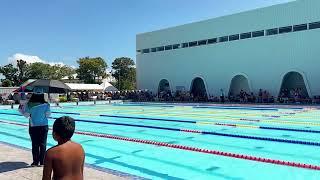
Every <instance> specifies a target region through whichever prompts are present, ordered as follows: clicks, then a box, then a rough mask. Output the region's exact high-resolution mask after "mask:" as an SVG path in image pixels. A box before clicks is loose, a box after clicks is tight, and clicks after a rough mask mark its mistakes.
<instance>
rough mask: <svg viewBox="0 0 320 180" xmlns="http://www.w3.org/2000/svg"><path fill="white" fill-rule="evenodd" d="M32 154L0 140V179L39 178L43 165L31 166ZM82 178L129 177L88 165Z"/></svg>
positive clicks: (116, 178) (113, 179) (27, 179)
mask: <svg viewBox="0 0 320 180" xmlns="http://www.w3.org/2000/svg"><path fill="white" fill-rule="evenodd" d="M31 162H32V155H31V152H30V151H29V150H24V149H21V148H17V147H14V146H10V145H8V144H6V143H1V142H0V179H1V180H17V179H19V180H38V179H39V180H41V179H42V169H43V167H31V166H30V165H29V164H30V163H31ZM84 179H90V180H104V179H108V180H109V179H110V180H122V179H130V178H124V177H120V176H116V175H113V174H109V173H107V172H103V171H100V170H97V169H92V168H90V167H85V169H84Z"/></svg>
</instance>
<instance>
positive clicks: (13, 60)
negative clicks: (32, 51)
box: [8, 53, 65, 66]
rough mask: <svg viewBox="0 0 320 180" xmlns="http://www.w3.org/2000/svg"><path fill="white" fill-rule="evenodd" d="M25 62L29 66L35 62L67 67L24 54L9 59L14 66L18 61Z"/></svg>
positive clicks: (17, 54) (60, 63)
mask: <svg viewBox="0 0 320 180" xmlns="http://www.w3.org/2000/svg"><path fill="white" fill-rule="evenodd" d="M20 59H22V60H24V61H26V62H27V64H32V63H35V62H41V63H47V64H50V65H62V66H63V65H65V64H64V63H63V62H48V61H46V60H43V59H41V58H40V57H39V56H33V55H27V54H22V53H16V54H14V55H13V56H11V57H9V58H8V62H9V63H12V64H13V65H17V60H20Z"/></svg>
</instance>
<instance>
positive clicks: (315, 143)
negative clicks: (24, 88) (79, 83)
mask: <svg viewBox="0 0 320 180" xmlns="http://www.w3.org/2000/svg"><path fill="white" fill-rule="evenodd" d="M0 114H1V113H0ZM3 114H10V113H3ZM10 115H17V116H22V115H19V114H10ZM50 119H57V118H50ZM75 121H79V122H88V123H96V124H109V125H117V126H131V127H141V128H149V129H162V130H169V131H184V132H185V131H186V130H185V129H178V128H168V127H159V126H147V125H136V124H127V123H113V122H103V121H94V120H84V119H75ZM196 133H199V134H209V135H216V136H224V137H235V138H242V139H254V140H262V141H273V142H282V143H290V144H303V145H309V146H320V143H319V142H308V141H299V140H289V139H278V138H269V137H257V136H246V135H237V134H227V133H218V132H209V131H197V132H196Z"/></svg>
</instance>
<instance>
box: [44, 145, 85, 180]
mask: <svg viewBox="0 0 320 180" xmlns="http://www.w3.org/2000/svg"><path fill="white" fill-rule="evenodd" d="M50 164H51V166H50ZM83 165H84V150H83V148H82V146H81V145H80V144H77V143H74V142H72V141H68V142H66V143H64V144H61V145H58V146H55V147H52V148H51V149H49V150H48V151H47V154H46V159H45V168H44V170H43V171H44V174H47V173H45V171H48V173H49V171H50V173H49V174H50V177H51V171H53V179H55V180H82V179H83ZM44 179H45V177H44Z"/></svg>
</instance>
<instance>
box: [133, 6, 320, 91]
mask: <svg viewBox="0 0 320 180" xmlns="http://www.w3.org/2000/svg"><path fill="white" fill-rule="evenodd" d="M319 7H320V1H318V0H300V1H295V2H291V3H286V4H282V5H276V6H271V7H268V8H263V9H259V10H254V11H249V12H244V13H240V14H235V15H231V16H225V17H221V18H216V19H211V20H207V21H202V22H198V23H192V24H187V25H182V26H178V27H174V28H169V29H165V30H160V31H155V32H150V33H144V34H139V35H137V49H144V48H153V47H158V46H163V45H170V44H177V43H184V42H190V41H196V40H201V39H210V38H214V37H220V36H225V35H232V34H240V33H245V32H251V31H256V30H263V29H271V28H277V27H282V26H288V25H295V24H302V23H310V22H315V21H320V11H319ZM319 45H320V29H315V30H307V31H301V32H292V33H287V34H279V35H275V36H264V37H258V38H251V39H246V40H239V41H232V42H225V43H218V44H212V45H205V46H197V47H191V48H185V49H176V50H170V51H162V52H154V53H148V54H137V85H138V88H139V89H150V90H153V91H154V92H156V91H157V89H158V85H159V82H160V80H161V79H167V80H168V81H169V83H170V87H171V89H172V90H173V91H175V87H176V86H185V87H186V89H187V90H190V85H191V82H192V80H193V79H194V78H195V77H198V76H199V77H202V78H203V79H204V80H205V85H206V88H207V92H208V93H209V94H215V95H218V94H219V90H220V88H223V89H224V91H225V92H228V91H229V87H230V83H231V80H232V78H233V77H234V76H235V75H238V74H245V75H246V76H248V77H249V85H250V86H251V88H252V90H253V91H254V92H257V91H258V90H259V89H260V88H262V89H267V90H269V91H270V93H271V94H272V95H274V96H276V95H277V94H278V91H279V89H280V86H281V81H282V78H283V76H284V75H285V74H286V73H287V72H290V71H292V70H294V71H298V72H300V73H302V74H303V75H304V78H305V82H306V83H307V88H308V90H309V93H310V95H311V96H314V95H320V83H318V82H317V80H318V78H319V77H320V71H319V67H320V49H319V47H320V46H319Z"/></svg>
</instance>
